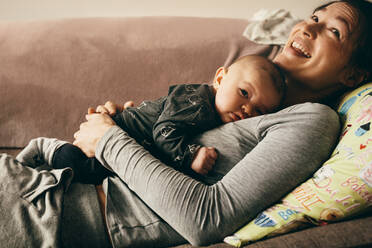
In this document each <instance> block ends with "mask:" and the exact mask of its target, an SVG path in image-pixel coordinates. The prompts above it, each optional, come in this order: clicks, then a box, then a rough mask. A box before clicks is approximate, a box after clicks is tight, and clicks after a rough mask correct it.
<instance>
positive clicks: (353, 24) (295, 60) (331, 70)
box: [274, 2, 359, 91]
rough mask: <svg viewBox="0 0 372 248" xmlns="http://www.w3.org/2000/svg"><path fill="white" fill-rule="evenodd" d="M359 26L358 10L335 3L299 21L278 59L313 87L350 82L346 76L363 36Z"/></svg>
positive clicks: (292, 75) (285, 68) (302, 80)
mask: <svg viewBox="0 0 372 248" xmlns="http://www.w3.org/2000/svg"><path fill="white" fill-rule="evenodd" d="M357 27H358V13H357V12H356V10H355V9H354V8H352V7H351V6H349V5H348V4H346V3H341V2H340V3H333V4H331V5H329V6H327V7H326V8H323V9H321V10H318V11H316V12H314V14H313V15H312V16H311V17H310V18H309V19H308V20H305V21H303V22H301V23H298V24H297V25H296V26H295V27H294V28H293V29H292V32H291V34H290V36H289V38H288V41H287V44H286V45H285V47H284V49H283V51H282V53H281V54H279V55H278V56H277V57H276V58H275V60H274V61H275V62H276V63H277V64H279V65H280V66H281V67H282V68H283V69H284V70H286V71H287V72H288V73H289V75H290V77H291V78H293V79H295V80H296V81H298V82H300V83H302V84H304V85H306V86H308V87H310V88H311V89H313V90H319V91H320V90H323V89H327V88H331V87H332V86H334V85H336V84H337V85H338V84H340V83H343V84H347V83H346V82H345V80H344V78H345V75H346V74H347V71H348V70H347V69H349V68H348V67H347V65H348V62H349V60H350V57H351V54H352V52H353V49H354V44H356V42H357V39H358V38H359V31H358V29H357Z"/></svg>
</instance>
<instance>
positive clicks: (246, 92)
mask: <svg viewBox="0 0 372 248" xmlns="http://www.w3.org/2000/svg"><path fill="white" fill-rule="evenodd" d="M240 94H241V95H242V96H243V97H245V98H248V91H246V90H244V89H240Z"/></svg>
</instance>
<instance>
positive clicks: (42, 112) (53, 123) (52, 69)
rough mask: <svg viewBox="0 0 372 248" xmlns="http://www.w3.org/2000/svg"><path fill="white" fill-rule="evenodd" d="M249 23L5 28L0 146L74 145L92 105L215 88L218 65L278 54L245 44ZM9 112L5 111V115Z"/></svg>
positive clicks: (73, 22)
mask: <svg viewBox="0 0 372 248" xmlns="http://www.w3.org/2000/svg"><path fill="white" fill-rule="evenodd" d="M247 23H248V22H247V21H246V20H239V19H223V18H195V17H140V18H88V19H65V20H47V21H27V22H0V58H1V59H0V106H2V109H3V111H2V113H1V114H0V130H1V131H0V147H22V146H24V145H25V144H27V142H28V141H29V140H30V139H31V138H33V137H38V136H46V137H57V138H59V139H64V140H68V141H71V140H72V135H73V133H74V132H75V131H76V130H77V129H78V128H79V124H80V123H81V122H82V121H83V120H84V115H85V113H86V110H87V108H88V107H89V106H92V107H95V106H97V104H102V103H104V102H105V101H106V100H113V101H115V102H121V103H124V102H125V101H126V100H134V101H135V102H136V103H137V104H138V103H140V102H141V101H142V100H143V99H155V98H157V97H159V96H162V95H165V94H166V93H167V88H168V86H169V85H171V84H178V83H202V82H210V81H211V80H212V79H213V76H214V73H215V71H216V69H217V68H218V67H219V66H222V65H229V64H230V63H231V62H232V61H233V60H234V59H236V58H237V57H239V56H242V55H246V54H261V55H264V56H268V57H271V58H272V57H273V56H274V55H275V54H276V53H277V51H278V47H274V46H266V45H258V44H255V43H253V42H251V41H249V40H247V39H246V38H243V37H242V35H241V34H242V32H243V30H244V28H245V26H246V25H247ZM4 110H5V112H4Z"/></svg>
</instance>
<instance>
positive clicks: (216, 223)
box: [96, 104, 339, 246]
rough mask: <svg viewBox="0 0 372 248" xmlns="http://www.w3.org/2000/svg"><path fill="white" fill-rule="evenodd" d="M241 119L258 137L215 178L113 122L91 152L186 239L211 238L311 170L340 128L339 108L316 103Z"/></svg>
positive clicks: (265, 204) (249, 215)
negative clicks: (198, 175) (193, 173)
mask: <svg viewBox="0 0 372 248" xmlns="http://www.w3.org/2000/svg"><path fill="white" fill-rule="evenodd" d="M247 120H249V119H247ZM256 120H257V121H256ZM244 123H246V122H245V120H244V121H242V124H241V126H240V127H241V128H251V130H252V131H251V132H252V135H250V137H256V138H257V140H258V144H257V145H256V146H255V147H254V148H253V149H252V150H251V151H247V154H246V155H245V157H244V158H243V159H242V160H241V161H240V162H239V163H237V164H236V165H235V167H233V168H232V169H231V170H230V171H229V172H228V173H227V174H226V175H225V176H224V177H223V178H222V179H221V181H219V182H217V183H216V184H214V185H205V184H203V183H201V182H199V181H196V180H195V179H193V178H190V177H188V176H186V175H184V174H182V173H181V172H178V171H176V170H174V169H173V168H170V167H168V166H166V165H165V164H163V163H161V162H160V161H159V160H157V159H155V158H154V157H153V156H151V155H150V154H149V153H148V152H147V151H146V150H145V149H143V148H142V147H141V146H139V145H138V144H137V143H136V142H135V141H134V140H133V139H132V138H130V137H129V136H128V135H127V134H126V133H125V132H123V131H122V130H121V129H119V128H118V127H112V128H111V129H110V130H108V131H107V132H106V134H105V135H104V137H103V138H102V139H101V140H100V141H99V144H98V146H97V149H96V157H97V158H98V159H99V160H100V161H101V163H103V164H105V165H106V166H108V167H111V169H112V170H113V171H115V172H116V174H117V175H118V176H119V177H120V178H121V179H122V180H123V182H124V183H126V184H127V185H128V186H129V187H130V188H131V190H133V191H134V192H135V193H136V194H137V195H138V196H139V197H140V198H141V199H142V200H143V201H144V202H145V203H146V204H147V205H148V206H149V207H150V208H152V209H153V210H154V211H155V212H156V213H157V214H158V215H159V216H160V217H161V218H163V219H164V220H165V221H166V222H167V223H168V224H169V225H170V226H172V228H174V229H175V230H176V231H177V232H178V233H179V234H181V235H182V236H183V237H184V238H185V239H187V240H188V241H189V242H190V243H191V244H193V245H198V246H200V245H206V244H209V243H215V242H218V241H221V240H222V239H223V238H224V237H225V236H227V235H229V234H231V233H233V232H234V231H236V230H237V229H238V228H239V227H241V226H242V225H243V224H245V223H248V222H249V221H250V220H252V219H253V218H254V217H255V216H256V215H257V214H258V213H259V212H260V211H262V210H264V209H265V208H267V207H269V206H270V205H272V204H274V203H275V202H276V201H278V200H280V198H281V197H283V196H284V195H285V194H287V193H289V192H290V190H292V189H293V188H294V187H296V186H297V185H298V184H299V183H301V182H303V181H305V180H306V179H307V178H308V177H310V176H311V175H312V174H313V173H314V171H315V170H316V169H317V168H318V167H319V166H320V165H321V164H322V163H323V162H324V161H325V160H326V159H327V158H328V156H329V154H330V152H331V149H332V148H333V145H334V143H335V141H336V140H337V137H338V132H339V119H338V116H337V114H336V113H335V112H334V111H333V110H331V109H330V108H328V107H326V106H324V105H320V104H304V105H299V106H295V107H292V108H290V109H289V110H286V111H284V112H283V111H281V112H280V113H277V114H271V115H266V116H263V117H262V118H251V121H250V122H249V123H250V124H252V126H253V127H248V126H247V125H244ZM238 124H239V123H237V124H235V123H231V126H235V125H238ZM253 124H254V125H253ZM217 135H218V132H217ZM220 142H223V141H220ZM294 175H295V176H294Z"/></svg>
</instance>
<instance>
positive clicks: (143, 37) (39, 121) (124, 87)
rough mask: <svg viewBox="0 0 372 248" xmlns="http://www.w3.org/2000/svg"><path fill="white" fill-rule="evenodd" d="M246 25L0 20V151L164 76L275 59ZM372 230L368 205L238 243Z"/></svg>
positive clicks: (160, 87)
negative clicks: (246, 59) (248, 34)
mask: <svg viewBox="0 0 372 248" xmlns="http://www.w3.org/2000/svg"><path fill="white" fill-rule="evenodd" d="M247 24H248V21H247V20H242V19H225V18H196V17H136V18H134V17H132V18H84V19H62V20H43V21H19V22H6V21H2V22H0V58H1V59H0V89H1V90H0V104H1V106H2V114H1V115H0V116H1V117H0V130H1V132H0V152H6V153H9V154H12V155H16V154H17V153H18V152H19V151H20V149H21V148H22V147H24V146H25V145H26V144H27V142H28V141H29V140H30V139H32V138H34V137H39V136H46V137H56V138H59V139H63V140H68V141H72V135H73V133H74V132H75V131H76V130H77V129H78V128H79V124H80V123H81V122H82V121H83V120H84V114H85V113H86V110H87V108H88V107H89V106H97V105H98V104H102V103H104V102H105V101H106V100H112V101H114V102H125V101H126V100H133V101H134V102H135V103H136V104H138V103H140V102H141V101H142V100H143V99H155V98H157V97H159V96H162V95H164V94H166V92H167V88H168V86H169V85H170V84H178V83H208V82H211V80H212V78H213V76H214V72H215V70H216V69H217V68H218V67H219V66H227V65H229V64H231V63H232V61H234V59H236V58H238V57H240V56H242V55H246V54H260V55H263V56H266V57H268V58H271V59H272V58H274V57H275V55H276V54H277V53H278V52H279V47H278V46H276V45H259V44H256V43H253V42H252V41H249V40H248V39H246V38H244V37H243V36H242V32H243V30H244V28H245V27H246V25H247ZM4 111H5V112H4ZM371 229H372V216H371V214H370V213H367V214H364V215H362V216H358V217H355V218H352V219H349V220H346V221H342V222H338V223H334V224H329V225H325V226H318V227H311V228H308V229H305V230H302V231H297V232H293V233H289V234H285V235H281V236H277V237H274V238H270V239H267V240H263V241H258V242H255V243H252V244H250V245H246V246H245V247H250V248H251V247H252V248H254V247H257V248H258V247H372V234H371V232H370V230H371ZM221 242H222V241H221ZM181 247H182V248H183V247H185V248H186V247H192V246H190V245H188V244H185V245H182V246H177V248H181ZM208 247H231V246H230V245H227V244H224V243H220V244H211V246H208Z"/></svg>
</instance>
